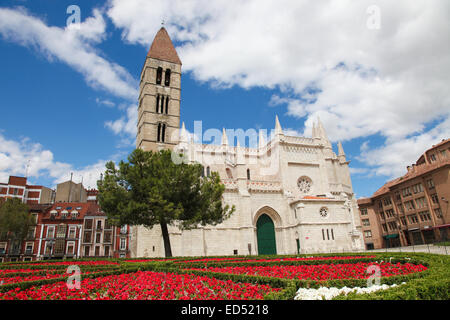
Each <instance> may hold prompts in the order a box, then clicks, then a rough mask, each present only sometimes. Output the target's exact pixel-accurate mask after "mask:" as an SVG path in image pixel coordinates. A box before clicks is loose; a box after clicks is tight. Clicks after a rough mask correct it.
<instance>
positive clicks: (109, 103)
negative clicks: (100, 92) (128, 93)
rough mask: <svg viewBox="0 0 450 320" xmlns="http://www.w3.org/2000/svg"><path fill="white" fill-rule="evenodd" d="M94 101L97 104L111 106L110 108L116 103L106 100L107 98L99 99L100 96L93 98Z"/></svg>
mask: <svg viewBox="0 0 450 320" xmlns="http://www.w3.org/2000/svg"><path fill="white" fill-rule="evenodd" d="M95 102H96V103H97V104H98V105H102V106H107V107H111V108H112V107H115V106H116V104H115V103H114V102H112V101H110V100H108V99H100V98H96V99H95Z"/></svg>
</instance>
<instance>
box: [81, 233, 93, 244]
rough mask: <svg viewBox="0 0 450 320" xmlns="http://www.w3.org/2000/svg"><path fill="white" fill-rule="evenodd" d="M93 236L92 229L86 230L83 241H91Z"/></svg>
mask: <svg viewBox="0 0 450 320" xmlns="http://www.w3.org/2000/svg"><path fill="white" fill-rule="evenodd" d="M91 236H92V232H91V231H85V232H84V238H83V242H85V243H90V242H91V241H92V240H91Z"/></svg>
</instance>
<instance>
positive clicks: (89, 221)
mask: <svg viewBox="0 0 450 320" xmlns="http://www.w3.org/2000/svg"><path fill="white" fill-rule="evenodd" d="M84 228H85V229H92V219H86V220H85V221H84Z"/></svg>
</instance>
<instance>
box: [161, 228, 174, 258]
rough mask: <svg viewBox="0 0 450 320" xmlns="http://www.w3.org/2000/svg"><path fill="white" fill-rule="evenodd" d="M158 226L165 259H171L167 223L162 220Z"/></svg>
mask: <svg viewBox="0 0 450 320" xmlns="http://www.w3.org/2000/svg"><path fill="white" fill-rule="evenodd" d="M160 225H161V232H162V236H163V241H164V251H165V254H166V258H168V257H172V248H171V247H170V238H169V230H168V229H167V223H166V221H165V220H162V221H161V223H160Z"/></svg>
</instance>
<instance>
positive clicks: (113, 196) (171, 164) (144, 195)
mask: <svg viewBox="0 0 450 320" xmlns="http://www.w3.org/2000/svg"><path fill="white" fill-rule="evenodd" d="M173 155H174V154H173V153H172V152H171V151H169V150H162V151H159V152H152V151H149V152H146V151H143V150H141V149H136V150H134V151H133V152H132V153H131V154H130V156H129V157H128V162H124V161H121V162H120V163H119V166H118V168H116V166H115V165H114V163H113V162H109V163H107V165H106V172H105V176H104V179H103V180H102V181H99V183H98V190H99V194H98V201H99V204H100V206H101V207H102V209H103V211H104V212H105V213H106V214H107V215H108V219H110V221H111V222H112V224H115V225H118V226H121V225H125V224H128V225H144V226H146V227H149V228H151V227H153V226H154V225H158V224H159V225H160V226H161V230H162V233H163V237H164V244H165V247H166V246H169V248H170V242H169V238H168V232H167V225H171V224H177V226H178V227H180V228H181V229H191V228H195V227H198V226H199V225H203V226H204V225H216V224H218V223H221V222H223V221H224V220H225V219H227V218H228V217H229V216H230V215H231V214H232V213H233V212H234V210H235V208H234V206H233V207H231V208H230V207H229V206H228V205H225V206H223V203H222V195H223V192H224V190H225V187H224V185H223V184H222V183H221V182H220V178H219V175H218V174H217V173H212V174H211V176H209V177H202V171H203V168H202V166H201V165H200V164H187V163H184V162H182V163H179V161H173V159H172V156H173ZM175 157H178V155H175ZM165 249H166V256H171V252H168V251H167V249H168V248H167V247H166V248H165Z"/></svg>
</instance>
